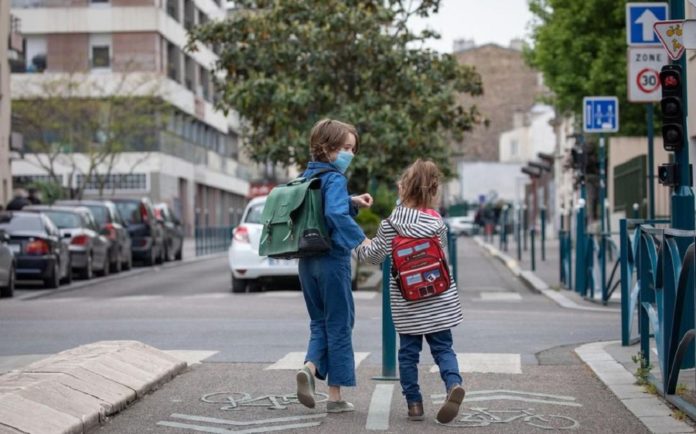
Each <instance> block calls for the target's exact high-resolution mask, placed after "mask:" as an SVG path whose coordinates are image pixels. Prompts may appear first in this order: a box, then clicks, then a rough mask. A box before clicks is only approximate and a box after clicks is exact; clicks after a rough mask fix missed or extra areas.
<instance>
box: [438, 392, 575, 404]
mask: <svg viewBox="0 0 696 434" xmlns="http://www.w3.org/2000/svg"><path fill="white" fill-rule="evenodd" d="M430 397H431V399H432V400H433V405H439V404H442V403H444V402H445V394H444V393H441V394H433V395H430ZM481 401H521V402H530V403H535V404H552V405H561V406H565V407H582V404H580V403H578V402H576V399H575V398H574V397H572V396H563V395H551V394H548V393H534V392H522V391H517V390H506V389H500V390H477V391H473V392H467V394H466V397H465V398H464V402H467V403H470V402H481Z"/></svg>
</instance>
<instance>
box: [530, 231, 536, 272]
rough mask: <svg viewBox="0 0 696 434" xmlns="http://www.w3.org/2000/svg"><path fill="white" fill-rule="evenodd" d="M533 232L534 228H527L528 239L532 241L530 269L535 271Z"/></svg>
mask: <svg viewBox="0 0 696 434" xmlns="http://www.w3.org/2000/svg"><path fill="white" fill-rule="evenodd" d="M534 232H536V231H535V230H534V227H532V228H531V229H530V230H529V236H530V239H529V241H530V242H531V243H532V245H531V247H532V271H536V249H535V248H534Z"/></svg>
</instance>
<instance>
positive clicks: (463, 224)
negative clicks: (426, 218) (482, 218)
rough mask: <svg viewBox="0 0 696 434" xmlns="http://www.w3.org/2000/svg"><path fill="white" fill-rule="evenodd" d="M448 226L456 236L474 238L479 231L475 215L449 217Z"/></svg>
mask: <svg viewBox="0 0 696 434" xmlns="http://www.w3.org/2000/svg"><path fill="white" fill-rule="evenodd" d="M447 224H448V225H449V227H450V231H452V232H453V233H454V234H456V235H468V236H472V235H476V232H477V230H478V228H477V226H476V223H475V222H474V215H473V214H469V215H465V216H458V217H448V218H447Z"/></svg>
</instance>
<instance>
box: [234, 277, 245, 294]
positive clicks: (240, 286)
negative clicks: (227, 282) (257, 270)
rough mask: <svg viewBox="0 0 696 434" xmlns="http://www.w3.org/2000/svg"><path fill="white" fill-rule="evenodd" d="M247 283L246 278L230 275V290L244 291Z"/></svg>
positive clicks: (235, 291)
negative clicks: (236, 277)
mask: <svg viewBox="0 0 696 434" xmlns="http://www.w3.org/2000/svg"><path fill="white" fill-rule="evenodd" d="M247 283H248V282H247V281H246V280H244V279H235V278H234V275H232V292H234V293H240V292H246V290H247Z"/></svg>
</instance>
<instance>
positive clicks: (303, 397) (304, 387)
mask: <svg viewBox="0 0 696 434" xmlns="http://www.w3.org/2000/svg"><path fill="white" fill-rule="evenodd" d="M295 378H296V379H297V400H298V401H300V403H301V404H302V405H304V406H305V407H308V408H314V406H315V405H316V401H315V399H314V375H312V371H310V370H309V368H308V367H306V366H305V367H303V368H302V369H300V370H299V371H297V375H296V376H295Z"/></svg>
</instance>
